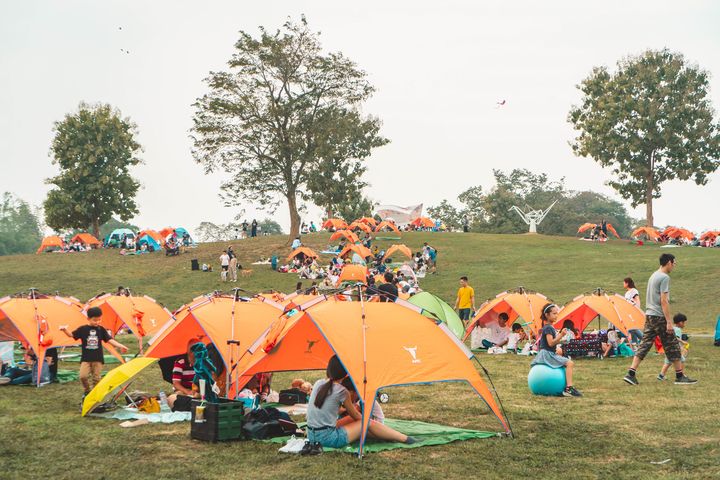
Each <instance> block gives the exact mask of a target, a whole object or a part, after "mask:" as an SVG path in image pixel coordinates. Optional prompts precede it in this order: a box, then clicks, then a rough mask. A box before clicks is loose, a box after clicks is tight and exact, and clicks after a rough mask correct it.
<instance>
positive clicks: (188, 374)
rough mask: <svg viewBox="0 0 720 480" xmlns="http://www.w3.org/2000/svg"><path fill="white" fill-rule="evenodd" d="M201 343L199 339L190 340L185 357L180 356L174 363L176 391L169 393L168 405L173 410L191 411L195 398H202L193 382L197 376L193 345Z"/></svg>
mask: <svg viewBox="0 0 720 480" xmlns="http://www.w3.org/2000/svg"><path fill="white" fill-rule="evenodd" d="M196 343H200V341H199V340H197V339H192V340H190V341H189V342H188V346H187V353H186V355H185V356H184V357H181V358H178V359H177V360H176V361H175V364H174V365H173V371H172V385H173V389H174V390H175V392H174V393H173V394H172V395H168V398H167V401H168V406H170V408H171V409H172V411H173V412H189V411H191V407H192V400H193V398H200V393H199V392H198V390H197V386H196V385H195V384H194V383H193V379H194V378H195V370H194V369H193V363H194V362H195V355H194V354H193V352H192V346H193V345H195V344H196Z"/></svg>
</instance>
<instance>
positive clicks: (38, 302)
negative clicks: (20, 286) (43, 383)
mask: <svg viewBox="0 0 720 480" xmlns="http://www.w3.org/2000/svg"><path fill="white" fill-rule="evenodd" d="M85 324H87V317H85V315H83V313H82V309H81V308H80V307H79V306H78V304H77V303H76V302H75V301H74V299H68V298H63V297H53V296H49V295H42V294H38V293H35V292H33V294H32V296H23V297H5V298H2V299H0V341H19V342H22V343H23V344H24V345H26V346H29V347H31V348H32V349H33V352H35V355H36V357H37V358H38V362H40V363H39V364H38V367H39V368H38V379H37V381H38V382H39V381H40V374H41V372H42V363H43V362H44V360H45V351H46V350H47V349H48V348H54V347H66V346H70V345H78V344H79V341H77V340H74V339H72V338H70V337H68V336H67V335H65V333H63V332H61V331H60V327H61V326H64V325H67V328H68V331H70V332H72V331H73V330H75V329H76V328H78V327H81V326H82V325H85Z"/></svg>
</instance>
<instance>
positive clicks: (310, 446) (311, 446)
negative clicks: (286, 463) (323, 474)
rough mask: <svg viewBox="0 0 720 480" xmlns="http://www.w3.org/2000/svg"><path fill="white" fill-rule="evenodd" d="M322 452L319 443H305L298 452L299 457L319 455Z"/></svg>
mask: <svg viewBox="0 0 720 480" xmlns="http://www.w3.org/2000/svg"><path fill="white" fill-rule="evenodd" d="M322 452H323V448H322V445H320V442H310V441H307V442H305V444H304V445H303V447H302V450H300V455H320V454H321V453H322Z"/></svg>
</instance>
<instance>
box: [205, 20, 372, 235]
mask: <svg viewBox="0 0 720 480" xmlns="http://www.w3.org/2000/svg"><path fill="white" fill-rule="evenodd" d="M228 67H229V68H228V70H227V71H222V72H211V73H210V76H209V77H208V78H207V79H206V82H207V84H208V87H209V90H210V91H209V92H208V93H207V94H205V95H204V96H203V97H201V98H199V99H198V100H197V102H196V103H195V109H196V112H195V116H194V127H193V131H192V138H193V141H194V149H193V155H194V157H195V160H196V161H197V162H198V163H200V164H202V165H203V167H204V168H205V171H206V172H212V171H216V170H222V171H225V172H226V173H228V174H229V175H230V178H229V179H228V180H227V181H226V182H224V183H223V185H222V190H223V194H224V196H225V199H226V201H228V202H237V201H239V200H249V201H253V202H258V203H260V204H261V205H262V206H265V207H267V208H269V209H270V210H274V209H275V208H276V207H277V206H278V204H279V202H280V201H282V200H285V201H286V202H287V206H288V209H289V213H290V234H291V236H294V235H297V234H298V233H299V229H300V214H299V212H298V210H299V202H300V201H304V200H311V195H312V193H313V192H315V193H316V194H317V193H318V191H319V188H317V187H316V188H311V187H310V186H309V185H308V180H309V179H310V177H311V176H312V175H314V174H316V173H317V172H318V171H319V170H323V169H324V168H325V167H326V165H325V166H324V165H323V162H327V161H333V162H344V161H350V162H356V161H360V160H362V159H364V158H366V157H367V156H368V155H369V154H370V150H371V149H372V148H374V147H375V146H379V145H382V144H384V143H386V140H385V139H383V138H381V137H380V136H379V134H378V132H379V128H380V121H379V120H378V119H377V118H373V117H367V116H363V115H361V114H360V113H359V109H360V107H361V106H362V104H363V102H364V101H365V100H367V99H368V98H369V97H370V96H371V95H372V93H373V92H374V89H373V87H372V85H370V83H369V82H368V80H367V75H366V73H365V72H363V71H362V70H360V69H359V68H358V67H357V65H356V64H355V63H354V62H353V61H351V60H350V59H348V58H346V57H345V56H343V55H342V54H341V53H329V54H324V53H323V52H322V49H321V45H320V41H319V36H318V34H317V33H314V32H312V31H310V29H309V28H308V25H307V22H306V21H305V18H302V19H301V21H300V22H298V23H295V22H292V21H288V22H287V23H285V25H284V26H283V28H282V30H278V31H275V32H269V31H267V30H266V29H264V28H260V36H259V38H255V37H253V36H252V35H251V34H249V33H246V32H241V33H240V39H239V40H238V41H237V43H236V44H235V53H234V54H233V56H232V58H231V59H230V61H229V62H228ZM361 170H362V169H360V173H361ZM351 171H355V170H353V169H351ZM313 186H315V184H313Z"/></svg>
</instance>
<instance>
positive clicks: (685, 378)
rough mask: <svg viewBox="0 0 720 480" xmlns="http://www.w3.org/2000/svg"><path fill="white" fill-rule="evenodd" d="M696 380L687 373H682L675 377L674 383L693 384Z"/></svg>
mask: <svg viewBox="0 0 720 480" xmlns="http://www.w3.org/2000/svg"><path fill="white" fill-rule="evenodd" d="M697 382H698V381H697V380H694V379H692V378H690V377H688V376H687V375H683V376H682V377H680V378H676V379H675V385H694V384H696V383H697Z"/></svg>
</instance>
